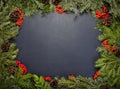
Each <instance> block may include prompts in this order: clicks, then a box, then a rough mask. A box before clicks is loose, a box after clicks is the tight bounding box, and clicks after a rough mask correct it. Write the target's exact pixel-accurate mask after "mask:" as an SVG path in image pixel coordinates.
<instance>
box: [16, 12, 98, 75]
mask: <svg viewBox="0 0 120 89" xmlns="http://www.w3.org/2000/svg"><path fill="white" fill-rule="evenodd" d="M95 25H96V19H94V18H93V17H91V16H90V15H88V14H83V15H80V16H77V17H75V15H74V14H65V13H64V14H57V13H50V14H48V15H46V16H41V15H40V14H36V15H33V16H31V17H26V18H25V20H24V24H23V25H22V27H21V30H20V33H19V36H18V37H17V38H16V40H15V42H16V43H17V47H18V48H19V49H20V53H19V55H18V57H17V58H18V59H19V60H20V61H22V63H24V64H25V65H26V66H27V68H28V70H29V72H31V73H36V74H39V75H44V76H46V75H50V76H67V75H69V74H81V75H82V76H86V77H92V75H93V74H94V72H95V71H96V69H95V67H94V64H95V60H97V58H98V53H97V52H96V48H97V47H98V46H99V44H100V42H99V41H98V40H97V37H98V35H99V32H98V31H97V30H94V26H95Z"/></svg>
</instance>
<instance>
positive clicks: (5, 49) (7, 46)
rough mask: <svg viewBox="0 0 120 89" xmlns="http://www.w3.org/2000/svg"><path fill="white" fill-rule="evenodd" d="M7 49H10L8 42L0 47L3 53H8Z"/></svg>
mask: <svg viewBox="0 0 120 89" xmlns="http://www.w3.org/2000/svg"><path fill="white" fill-rule="evenodd" d="M9 48H10V43H8V42H7V43H4V44H2V46H1V49H2V51H3V52H8V50H9Z"/></svg>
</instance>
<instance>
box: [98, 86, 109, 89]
mask: <svg viewBox="0 0 120 89" xmlns="http://www.w3.org/2000/svg"><path fill="white" fill-rule="evenodd" d="M100 89H110V87H109V86H108V85H102V86H101V87H100Z"/></svg>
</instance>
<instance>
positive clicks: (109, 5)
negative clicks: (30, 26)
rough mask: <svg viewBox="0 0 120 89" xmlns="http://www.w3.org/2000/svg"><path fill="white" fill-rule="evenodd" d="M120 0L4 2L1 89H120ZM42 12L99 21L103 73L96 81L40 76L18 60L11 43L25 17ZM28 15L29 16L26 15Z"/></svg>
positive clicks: (1, 9) (99, 63)
mask: <svg viewBox="0 0 120 89" xmlns="http://www.w3.org/2000/svg"><path fill="white" fill-rule="evenodd" d="M119 3H120V1H119V0H116V1H113V0H108V1H106V0H101V1H98V0H96V1H95V0H74V1H72V0H29V1H28V0H24V1H15V0H14V3H13V2H11V0H1V1H0V20H1V22H0V46H1V48H0V89H119V87H120V44H119V41H120V9H119ZM38 10H40V11H41V13H42V14H45V13H48V12H52V11H56V12H57V13H59V14H62V13H66V12H74V13H75V15H77V14H79V13H84V12H87V13H90V14H91V15H92V16H93V17H96V18H98V22H97V26H96V28H97V29H99V31H101V32H102V34H101V35H100V36H99V37H98V38H99V40H100V41H102V44H101V46H100V47H98V49H97V50H98V52H99V53H100V58H99V59H98V60H97V61H96V65H95V66H96V67H97V68H99V70H98V71H97V72H96V73H95V74H94V76H93V78H84V77H82V76H80V75H79V76H74V75H72V74H71V75H69V76H68V79H65V78H58V77H55V78H54V79H52V78H51V77H50V76H46V77H43V76H38V75H36V74H31V73H27V68H26V66H25V65H24V64H22V63H21V62H20V61H18V60H15V59H16V56H17V54H18V52H19V49H18V48H17V47H16V44H15V43H12V42H10V40H11V39H13V38H15V37H16V36H17V35H18V33H19V27H20V26H21V25H22V23H23V21H24V16H25V15H26V16H30V15H32V14H34V13H36V12H38ZM24 13H25V15H24Z"/></svg>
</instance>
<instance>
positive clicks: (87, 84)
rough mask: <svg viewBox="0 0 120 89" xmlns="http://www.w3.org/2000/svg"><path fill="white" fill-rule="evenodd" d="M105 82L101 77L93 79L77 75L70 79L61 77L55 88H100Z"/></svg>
mask: <svg viewBox="0 0 120 89" xmlns="http://www.w3.org/2000/svg"><path fill="white" fill-rule="evenodd" d="M106 84H107V82H106V81H105V80H104V79H103V78H101V77H99V78H98V79H97V80H93V79H92V78H84V77H82V76H80V75H79V76H77V77H75V78H74V79H72V80H71V79H65V78H61V79H60V80H59V86H58V88H57V89H101V86H102V85H106ZM111 89H112V88H111Z"/></svg>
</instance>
